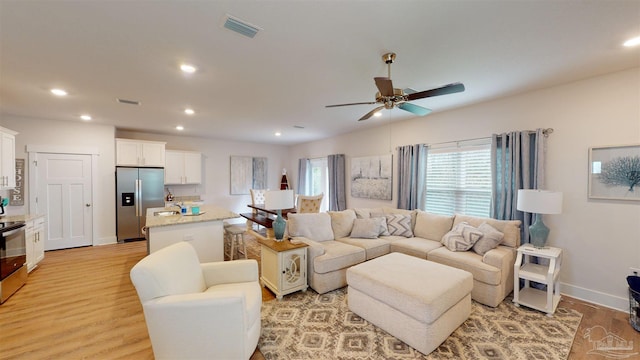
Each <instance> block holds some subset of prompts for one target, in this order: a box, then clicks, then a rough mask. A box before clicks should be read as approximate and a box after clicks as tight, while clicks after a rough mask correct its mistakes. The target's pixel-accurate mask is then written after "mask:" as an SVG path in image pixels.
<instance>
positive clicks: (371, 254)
mask: <svg viewBox="0 0 640 360" xmlns="http://www.w3.org/2000/svg"><path fill="white" fill-rule="evenodd" d="M403 239H404V238H403ZM336 240H337V241H340V242H343V243H346V244H349V245H353V246H358V247H361V248H363V249H364V251H365V254H366V256H367V260H371V259H373V258H377V257H378V256H382V255H386V254H388V253H389V252H390V244H391V243H390V242H389V241H388V240H385V239H380V238H378V239H357V238H353V237H345V238H340V239H336Z"/></svg>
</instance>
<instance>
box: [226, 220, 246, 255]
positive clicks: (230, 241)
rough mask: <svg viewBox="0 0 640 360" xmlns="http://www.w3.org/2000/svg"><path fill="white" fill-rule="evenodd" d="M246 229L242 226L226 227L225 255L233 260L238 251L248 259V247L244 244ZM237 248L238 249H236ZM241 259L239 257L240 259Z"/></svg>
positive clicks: (229, 225) (227, 225)
mask: <svg viewBox="0 0 640 360" xmlns="http://www.w3.org/2000/svg"><path fill="white" fill-rule="evenodd" d="M245 231H246V227H244V226H240V225H232V224H225V225H224V255H225V258H226V257H228V258H229V260H233V258H234V256H235V254H236V251H237V252H238V253H239V254H242V255H243V256H244V258H245V259H246V258H247V245H246V244H245V242H244V232H245ZM236 247H237V248H236ZM238 258H239V257H238Z"/></svg>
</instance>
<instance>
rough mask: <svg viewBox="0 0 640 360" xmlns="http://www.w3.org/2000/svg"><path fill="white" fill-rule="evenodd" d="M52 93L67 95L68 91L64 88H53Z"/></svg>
mask: <svg viewBox="0 0 640 360" xmlns="http://www.w3.org/2000/svg"><path fill="white" fill-rule="evenodd" d="M51 93H52V94H53V95H56V96H67V92H66V91H64V90H63V89H51Z"/></svg>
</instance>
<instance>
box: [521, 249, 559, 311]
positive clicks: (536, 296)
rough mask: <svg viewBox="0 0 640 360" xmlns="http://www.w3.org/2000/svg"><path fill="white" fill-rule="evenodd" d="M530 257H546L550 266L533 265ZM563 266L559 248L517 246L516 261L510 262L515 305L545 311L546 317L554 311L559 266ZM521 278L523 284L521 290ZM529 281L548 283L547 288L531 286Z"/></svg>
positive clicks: (557, 289)
mask: <svg viewBox="0 0 640 360" xmlns="http://www.w3.org/2000/svg"><path fill="white" fill-rule="evenodd" d="M532 258H538V259H547V260H549V265H542V264H536V263H534V262H532ZM561 266H562V249H560V248H555V247H546V248H544V249H540V248H536V247H533V246H531V245H529V244H526V245H522V246H520V247H519V248H518V255H517V257H516V262H515V264H514V265H513V274H514V276H513V302H514V303H515V304H516V306H519V305H524V306H527V307H530V308H533V309H536V310H540V311H544V312H546V313H547V316H553V313H554V312H555V311H556V308H557V307H558V303H559V302H560V281H559V279H558V276H559V275H560V268H561ZM520 279H523V280H524V287H523V288H522V289H520ZM531 282H536V283H539V284H543V285H547V290H546V291H544V290H540V289H536V288H533V287H531Z"/></svg>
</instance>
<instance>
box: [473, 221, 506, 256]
mask: <svg viewBox="0 0 640 360" xmlns="http://www.w3.org/2000/svg"><path fill="white" fill-rule="evenodd" d="M478 231H480V232H482V237H481V238H480V240H478V241H476V243H475V244H473V251H475V252H477V253H478V254H480V255H484V254H486V252H487V251H489V250H491V249H495V248H496V247H497V246H498V245H500V243H501V242H502V239H503V238H504V234H503V233H501V232H500V231H498V230H496V228H494V227H493V226H491V225H489V224H487V223H486V222H483V223H482V224H480V226H478Z"/></svg>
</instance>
